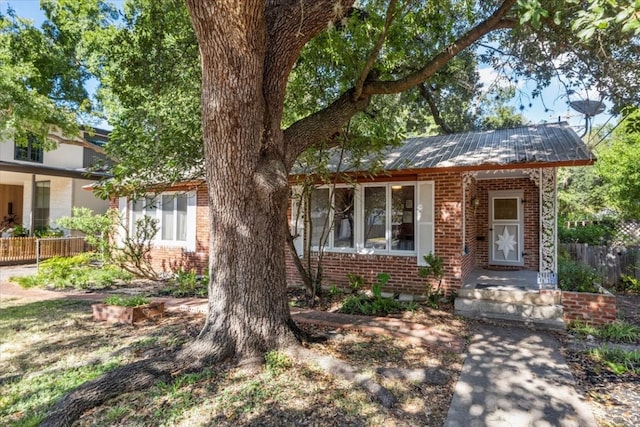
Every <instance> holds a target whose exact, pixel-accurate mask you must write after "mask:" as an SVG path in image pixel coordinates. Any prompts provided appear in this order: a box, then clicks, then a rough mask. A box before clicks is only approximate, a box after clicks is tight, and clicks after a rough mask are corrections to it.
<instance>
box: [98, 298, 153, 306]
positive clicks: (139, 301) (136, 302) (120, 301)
mask: <svg viewBox="0 0 640 427" xmlns="http://www.w3.org/2000/svg"><path fill="white" fill-rule="evenodd" d="M149 301H150V299H149V298H146V297H143V296H141V295H127V296H122V295H110V296H108V297H106V298H105V299H104V303H105V304H107V305H118V306H120V307H140V306H141V305H147V304H149Z"/></svg>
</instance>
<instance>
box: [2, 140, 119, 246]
mask: <svg viewBox="0 0 640 427" xmlns="http://www.w3.org/2000/svg"><path fill="white" fill-rule="evenodd" d="M49 138H50V139H52V140H54V141H56V143H57V146H56V148H55V149H53V150H49V151H46V150H43V148H42V143H41V141H38V140H37V139H36V138H35V137H30V138H29V142H28V144H27V145H26V146H19V145H16V144H15V143H14V141H13V140H8V141H3V142H0V221H8V220H13V221H14V222H16V223H17V224H20V225H23V226H24V227H26V228H27V229H28V230H30V232H31V234H33V231H34V230H38V229H41V228H46V227H56V220H57V219H58V218H60V217H63V216H71V214H72V209H73V207H87V208H90V209H91V210H93V211H94V213H96V214H101V213H104V212H106V210H107V209H108V207H109V203H108V201H104V200H101V199H99V198H97V197H96V196H95V195H94V194H93V192H92V191H90V187H91V185H92V184H93V183H95V182H96V181H98V180H100V179H102V178H105V177H108V176H109V175H108V174H107V173H106V172H98V171H97V169H96V168H100V167H102V169H103V170H104V169H106V167H107V166H108V165H109V161H108V160H107V157H106V155H105V153H104V150H103V148H102V146H103V145H104V144H105V143H106V141H107V139H108V132H106V131H103V130H100V129H90V130H86V131H82V137H73V138H68V137H64V136H63V135H61V134H60V133H58V132H52V133H51V134H50V135H49Z"/></svg>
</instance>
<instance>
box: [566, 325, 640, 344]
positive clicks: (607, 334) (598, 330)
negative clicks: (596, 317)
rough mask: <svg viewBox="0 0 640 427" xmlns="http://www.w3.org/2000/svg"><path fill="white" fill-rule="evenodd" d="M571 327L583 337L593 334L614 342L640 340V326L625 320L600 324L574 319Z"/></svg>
mask: <svg viewBox="0 0 640 427" xmlns="http://www.w3.org/2000/svg"><path fill="white" fill-rule="evenodd" d="M569 329H570V330H571V331H573V332H574V333H576V334H577V335H579V336H581V337H586V336H588V335H591V336H593V337H595V338H598V339H600V340H606V341H612V342H622V343H634V342H640V326H637V325H634V324H632V323H628V322H623V321H617V322H613V323H609V324H606V325H600V326H596V325H590V324H588V323H584V322H579V321H574V322H571V323H570V324H569Z"/></svg>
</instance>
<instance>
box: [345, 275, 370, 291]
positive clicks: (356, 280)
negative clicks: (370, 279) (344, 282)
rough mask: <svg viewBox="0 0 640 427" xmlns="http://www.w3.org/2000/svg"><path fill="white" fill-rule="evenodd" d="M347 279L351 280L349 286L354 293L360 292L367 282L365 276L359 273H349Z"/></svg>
mask: <svg viewBox="0 0 640 427" xmlns="http://www.w3.org/2000/svg"><path fill="white" fill-rule="evenodd" d="M347 279H348V280H349V287H350V288H351V292H353V293H356V292H358V291H359V290H360V289H362V288H363V287H364V286H365V284H366V282H365V280H364V277H362V276H361V275H359V274H353V273H347Z"/></svg>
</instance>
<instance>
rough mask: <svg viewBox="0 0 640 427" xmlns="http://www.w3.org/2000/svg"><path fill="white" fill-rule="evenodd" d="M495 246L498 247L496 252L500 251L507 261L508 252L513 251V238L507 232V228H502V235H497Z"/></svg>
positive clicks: (514, 242)
mask: <svg viewBox="0 0 640 427" xmlns="http://www.w3.org/2000/svg"><path fill="white" fill-rule="evenodd" d="M496 245H498V250H499V251H502V253H503V254H504V259H507V258H508V257H509V252H511V251H513V250H515V246H516V239H515V236H514V235H512V234H509V230H507V227H504V229H503V230H502V234H500V235H498V240H496Z"/></svg>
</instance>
